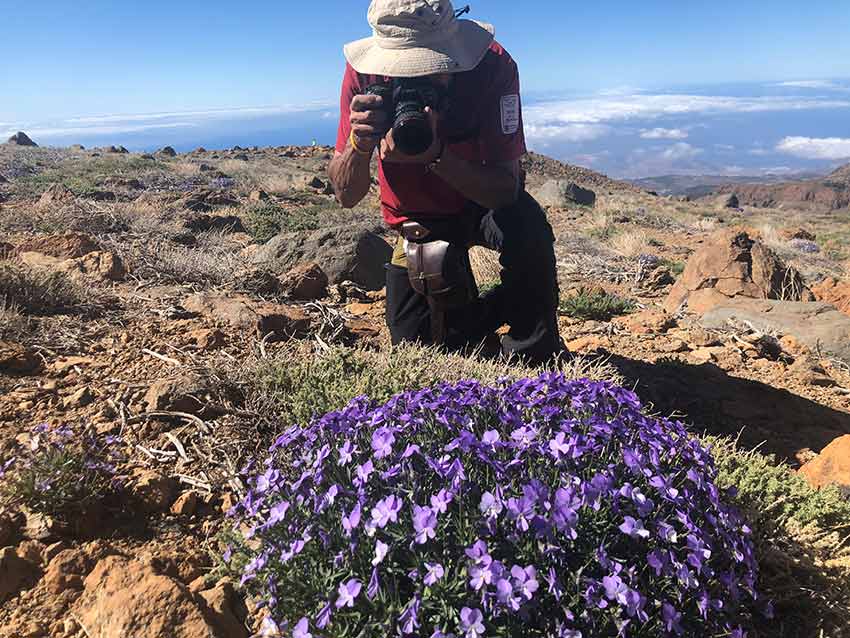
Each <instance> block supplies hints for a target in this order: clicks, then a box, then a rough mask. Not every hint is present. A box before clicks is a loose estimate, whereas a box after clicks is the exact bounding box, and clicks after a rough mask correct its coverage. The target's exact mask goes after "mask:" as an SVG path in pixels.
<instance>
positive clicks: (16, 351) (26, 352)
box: [0, 341, 42, 375]
mask: <svg viewBox="0 0 850 638" xmlns="http://www.w3.org/2000/svg"><path fill="white" fill-rule="evenodd" d="M41 363H42V362H41V358H40V357H39V356H38V355H37V354H36V353H35V352H33V351H32V350H30V349H29V348H26V347H24V346H22V345H20V344H18V343H10V342H8V341H0V372H2V373H4V374H20V375H27V374H33V373H35V372H37V371H38V370H39V369H40V368H41Z"/></svg>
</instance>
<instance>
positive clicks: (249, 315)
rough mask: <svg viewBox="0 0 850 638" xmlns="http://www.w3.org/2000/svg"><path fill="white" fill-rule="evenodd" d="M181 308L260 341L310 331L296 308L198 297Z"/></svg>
mask: <svg viewBox="0 0 850 638" xmlns="http://www.w3.org/2000/svg"><path fill="white" fill-rule="evenodd" d="M183 307H184V308H185V309H186V310H188V311H189V312H194V313H197V314H199V315H203V316H205V317H207V318H209V319H211V320H213V321H223V322H225V323H227V324H229V325H230V326H232V327H233V328H236V329H237V330H245V331H250V332H254V333H256V334H257V335H258V336H260V337H265V336H266V335H268V334H271V335H272V336H273V338H274V339H277V340H281V339H288V338H291V337H298V336H304V335H306V334H307V331H308V330H309V328H310V317H309V316H307V315H306V314H305V313H304V311H303V310H301V309H300V308H293V307H291V306H283V305H280V304H273V303H266V302H255V301H253V300H252V299H250V298H248V297H244V296H240V295H237V296H231V295H226V294H223V293H199V294H196V295H192V296H191V297H189V298H187V299H186V300H185V301H184V302H183Z"/></svg>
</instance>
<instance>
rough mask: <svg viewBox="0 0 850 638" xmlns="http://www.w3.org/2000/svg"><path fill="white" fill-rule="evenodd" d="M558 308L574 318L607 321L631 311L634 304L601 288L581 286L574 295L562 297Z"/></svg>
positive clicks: (562, 312)
mask: <svg viewBox="0 0 850 638" xmlns="http://www.w3.org/2000/svg"><path fill="white" fill-rule="evenodd" d="M559 310H560V312H561V314H563V315H566V316H568V317H573V318H574V319H585V320H593V321H609V320H610V319H611V318H612V317H616V316H619V315H625V314H628V313H630V312H632V311H633V310H634V304H633V303H632V302H631V301H629V300H628V299H623V298H621V297H617V296H616V295H611V294H609V293H607V292H603V291H601V290H588V289H586V288H581V289H579V291H578V294H576V295H575V296H573V297H568V298H566V299H562V300H561V304H560V307H559Z"/></svg>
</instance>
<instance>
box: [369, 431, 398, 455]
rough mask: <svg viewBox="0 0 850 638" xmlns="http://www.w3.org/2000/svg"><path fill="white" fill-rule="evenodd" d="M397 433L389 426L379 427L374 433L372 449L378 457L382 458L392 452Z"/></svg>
mask: <svg viewBox="0 0 850 638" xmlns="http://www.w3.org/2000/svg"><path fill="white" fill-rule="evenodd" d="M393 443H395V435H394V434H393V432H392V430H390V429H389V428H378V429H377V430H375V433H374V434H373V435H372V450H373V451H374V452H375V458H376V459H382V458H384V457H387V456H389V455H390V454H392V451H393Z"/></svg>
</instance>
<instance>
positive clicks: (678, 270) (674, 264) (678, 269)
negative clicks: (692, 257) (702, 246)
mask: <svg viewBox="0 0 850 638" xmlns="http://www.w3.org/2000/svg"><path fill="white" fill-rule="evenodd" d="M661 265H662V266H664V267H665V268H667V270H669V271H670V272H671V273H673V274H674V275H676V276H677V277H678V276H679V275H681V274H682V273H683V272H685V262H683V261H672V260H670V259H662V260H661Z"/></svg>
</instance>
